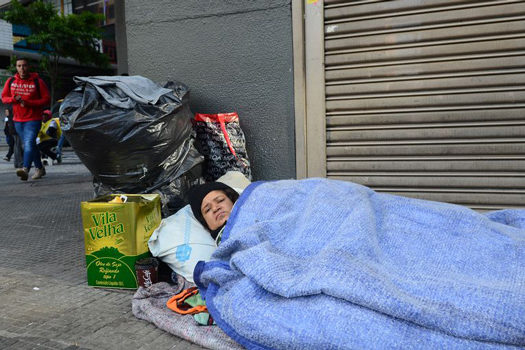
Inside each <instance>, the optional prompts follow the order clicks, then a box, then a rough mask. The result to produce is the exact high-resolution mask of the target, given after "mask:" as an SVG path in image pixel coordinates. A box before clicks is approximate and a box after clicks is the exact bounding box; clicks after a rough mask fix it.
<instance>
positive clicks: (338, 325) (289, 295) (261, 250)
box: [191, 178, 525, 349]
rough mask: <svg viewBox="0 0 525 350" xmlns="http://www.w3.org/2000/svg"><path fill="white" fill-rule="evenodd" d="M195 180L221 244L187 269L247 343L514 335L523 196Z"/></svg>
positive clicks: (447, 342) (524, 297) (387, 344)
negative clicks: (239, 188) (472, 203)
mask: <svg viewBox="0 0 525 350" xmlns="http://www.w3.org/2000/svg"><path fill="white" fill-rule="evenodd" d="M195 191H196V192H194V194H193V196H192V197H191V201H192V202H191V209H192V211H193V214H194V216H195V218H197V219H198V220H199V222H201V223H202V224H203V225H204V226H205V227H207V229H208V230H209V232H210V233H211V235H213V236H215V237H216V238H218V239H219V240H220V244H218V245H217V246H216V248H214V252H213V254H212V255H211V257H210V258H209V259H207V260H205V261H201V262H199V263H197V265H196V266H195V269H194V271H193V280H194V282H195V284H196V285H197V286H198V287H199V291H200V293H201V295H202V297H203V298H204V299H205V301H206V305H207V307H208V310H209V312H210V314H211V315H212V316H213V319H214V320H215V321H216V323H217V325H218V326H219V327H220V328H221V329H223V330H224V331H225V332H226V333H227V334H228V335H229V336H230V337H232V338H233V339H234V340H236V341H237V342H238V343H240V344H241V345H243V346H245V347H247V348H257V349H392V348H399V349H421V348H425V349H443V348H446V349H518V348H524V347H525V302H524V301H525V210H523V209H508V210H502V211H495V212H490V213H478V212H475V211H474V210H471V209H469V208H467V207H463V206H459V205H454V204H449V203H441V202H433V201H426V200H419V199H413V198H407V197H401V196H395V195H391V194H386V193H378V192H375V191H373V190H372V189H370V188H368V187H365V186H362V185H358V184H355V183H350V182H344V181H336V180H329V179H318V178H311V179H304V180H280V181H270V182H255V183H252V184H251V185H249V186H248V187H247V188H246V189H244V191H243V192H242V194H241V195H240V196H239V197H238V198H237V195H236V194H235V193H232V192H231V191H230V189H228V186H226V185H224V184H221V183H212V184H206V185H203V186H200V187H199V188H198V189H195ZM201 260H202V259H201Z"/></svg>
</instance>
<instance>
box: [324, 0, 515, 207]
mask: <svg viewBox="0 0 525 350" xmlns="http://www.w3.org/2000/svg"><path fill="white" fill-rule="evenodd" d="M324 31H325V36H324V41H325V52H324V54H325V56H324V59H325V84H326V100H325V102H326V124H327V128H326V144H327V148H326V175H327V177H330V178H337V179H343V180H349V181H353V182H357V183H361V184H364V185H367V186H369V187H371V188H373V189H375V190H377V191H385V192H391V193H396V194H401V195H406V196H412V197H418V198H426V199H431V200H438V201H445V202H453V203H459V204H464V205H468V206H470V207H473V208H477V209H496V208H502V207H523V206H525V1H439V0H417V1H408V0H399V1H344V2H343V1H330V0H325V1H324Z"/></svg>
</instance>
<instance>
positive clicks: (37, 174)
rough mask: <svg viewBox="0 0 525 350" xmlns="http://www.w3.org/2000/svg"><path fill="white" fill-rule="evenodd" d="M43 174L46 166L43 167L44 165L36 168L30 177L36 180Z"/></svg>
mask: <svg viewBox="0 0 525 350" xmlns="http://www.w3.org/2000/svg"><path fill="white" fill-rule="evenodd" d="M45 174H46V168H44V167H41V168H36V171H35V174H34V175H33V176H31V178H32V179H33V180H37V179H40V178H41V177H42V176H44V175H45Z"/></svg>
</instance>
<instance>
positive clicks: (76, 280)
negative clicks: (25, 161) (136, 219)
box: [0, 150, 203, 350]
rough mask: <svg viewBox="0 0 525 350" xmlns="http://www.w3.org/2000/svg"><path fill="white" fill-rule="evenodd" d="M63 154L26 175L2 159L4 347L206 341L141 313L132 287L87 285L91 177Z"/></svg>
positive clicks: (0, 335)
mask: <svg viewBox="0 0 525 350" xmlns="http://www.w3.org/2000/svg"><path fill="white" fill-rule="evenodd" d="M63 159H64V160H63V164H62V165H60V166H49V167H47V168H46V170H47V175H46V176H45V177H44V178H43V179H41V180H29V181H27V182H22V181H20V180H19V179H18V178H17V177H16V175H15V174H14V168H13V164H12V163H7V162H4V163H0V212H1V213H2V229H1V230H0V240H1V242H2V244H1V245H0V310H2V312H1V314H0V349H2V350H3V349H16V350H25V349H37V350H49V349H59V350H62V349H67V350H88V349H92V350H95V349H96V350H105V349H108V350H115V349H126V350H134V349H144V350H146V349H148V350H149V349H155V350H164V349H181V350H186V349H188V350H198V349H203V348H202V347H200V346H197V345H195V344H192V343H189V342H187V341H185V340H183V339H180V338H177V337H175V336H172V335H171V334H168V333H166V332H164V331H162V330H160V329H158V328H156V327H155V326H153V325H152V324H150V323H147V322H145V321H142V320H139V319H137V318H135V317H134V316H133V314H132V312H131V299H132V296H133V294H134V291H132V290H112V289H101V288H93V287H89V286H87V282H86V281H87V276H86V270H85V269H86V267H85V256H84V238H83V233H82V222H81V216H80V202H81V201H84V200H89V199H92V195H93V187H92V177H91V175H90V174H89V172H88V171H87V169H86V168H85V167H84V166H83V165H82V164H81V163H80V161H79V160H78V158H77V157H76V156H75V155H74V154H73V153H72V152H71V151H70V150H69V151H66V154H65V156H64V158H63Z"/></svg>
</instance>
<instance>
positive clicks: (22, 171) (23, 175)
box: [16, 168, 29, 181]
mask: <svg viewBox="0 0 525 350" xmlns="http://www.w3.org/2000/svg"><path fill="white" fill-rule="evenodd" d="M16 176H18V177H19V178H20V180H22V181H27V178H28V177H29V169H27V168H19V169H16Z"/></svg>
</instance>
